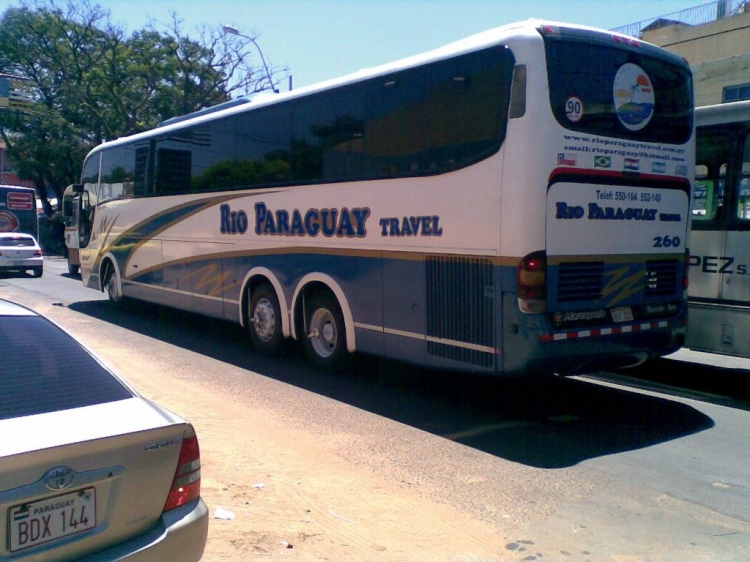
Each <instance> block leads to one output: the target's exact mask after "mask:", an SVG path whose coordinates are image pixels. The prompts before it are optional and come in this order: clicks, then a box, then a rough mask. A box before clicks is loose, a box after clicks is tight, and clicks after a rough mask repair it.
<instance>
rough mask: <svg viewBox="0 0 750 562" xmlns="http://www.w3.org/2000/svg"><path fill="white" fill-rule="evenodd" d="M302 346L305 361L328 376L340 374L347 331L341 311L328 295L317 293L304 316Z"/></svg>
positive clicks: (344, 356) (346, 353) (345, 356)
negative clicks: (329, 374) (327, 373)
mask: <svg viewBox="0 0 750 562" xmlns="http://www.w3.org/2000/svg"><path fill="white" fill-rule="evenodd" d="M305 318H306V320H305V323H306V326H305V339H304V341H303V346H304V348H305V355H306V356H307V358H308V360H309V361H310V362H311V363H312V364H313V365H315V366H316V367H318V368H319V369H322V370H324V371H328V372H330V373H333V372H339V371H341V370H343V368H344V366H345V362H346V359H347V355H348V351H347V348H346V328H345V326H344V315H343V314H342V313H341V307H339V304H338V302H336V299H335V298H334V296H333V295H331V294H330V293H327V292H324V293H316V294H314V295H313V296H312V298H311V299H310V303H309V306H308V307H307V314H306V315H305Z"/></svg>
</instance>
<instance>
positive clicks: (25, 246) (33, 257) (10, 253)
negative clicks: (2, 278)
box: [0, 232, 44, 277]
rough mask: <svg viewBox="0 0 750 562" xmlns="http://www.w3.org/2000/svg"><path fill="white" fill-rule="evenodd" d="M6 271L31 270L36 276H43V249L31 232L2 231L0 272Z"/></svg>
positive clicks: (0, 234) (0, 236)
mask: <svg viewBox="0 0 750 562" xmlns="http://www.w3.org/2000/svg"><path fill="white" fill-rule="evenodd" d="M4 271H16V272H21V273H23V272H25V271H31V272H32V274H33V275H34V277H41V276H42V273H43V272H44V257H43V256H42V249H41V248H40V247H39V244H37V242H36V240H35V239H34V237H33V236H32V235H31V234H24V233H21V232H0V272H4Z"/></svg>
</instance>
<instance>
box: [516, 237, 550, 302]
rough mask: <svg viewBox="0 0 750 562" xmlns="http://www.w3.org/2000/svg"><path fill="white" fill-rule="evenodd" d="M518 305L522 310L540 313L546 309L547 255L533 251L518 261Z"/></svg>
mask: <svg viewBox="0 0 750 562" xmlns="http://www.w3.org/2000/svg"><path fill="white" fill-rule="evenodd" d="M516 285H517V289H518V307H519V308H520V309H521V311H522V312H527V313H530V314H541V313H542V312H544V311H545V310H546V309H547V255H546V254H545V253H544V252H534V253H532V254H529V255H527V256H526V257H524V258H523V259H522V260H521V261H520V262H518V267H517V269H516Z"/></svg>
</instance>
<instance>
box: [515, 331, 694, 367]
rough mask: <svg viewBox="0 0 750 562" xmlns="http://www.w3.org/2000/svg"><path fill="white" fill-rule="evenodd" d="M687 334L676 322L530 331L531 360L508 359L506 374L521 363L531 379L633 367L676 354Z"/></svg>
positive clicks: (528, 334) (529, 358)
mask: <svg viewBox="0 0 750 562" xmlns="http://www.w3.org/2000/svg"><path fill="white" fill-rule="evenodd" d="M686 332H687V330H686V328H685V327H684V325H683V323H682V322H681V321H679V322H678V321H675V320H670V321H657V322H647V323H641V324H631V325H628V326H619V327H616V326H612V327H603V328H596V329H590V330H571V331H565V332H533V331H530V332H529V333H527V338H529V340H530V341H529V340H527V341H529V344H530V345H529V347H528V348H527V349H528V351H529V354H528V356H527V357H525V358H520V357H518V356H516V357H513V356H507V357H506V358H505V365H506V374H512V371H513V368H512V366H513V363H516V362H517V361H518V360H519V359H520V360H521V363H523V362H525V363H526V365H527V367H526V369H525V370H526V371H527V372H526V373H525V374H527V375H535V374H538V375H548V374H556V375H562V376H568V375H579V374H585V373H592V372H596V371H601V370H604V369H617V368H623V367H633V366H635V365H639V364H640V363H643V362H644V361H646V360H648V359H651V358H656V357H661V356H664V355H669V354H670V353H674V352H675V351H677V350H678V349H680V348H681V347H682V346H683V344H684V343H685V335H686ZM534 340H535V341H534ZM518 364H520V363H518ZM508 367H510V368H509V369H508Z"/></svg>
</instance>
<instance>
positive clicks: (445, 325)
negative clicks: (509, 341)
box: [425, 256, 495, 367]
mask: <svg viewBox="0 0 750 562" xmlns="http://www.w3.org/2000/svg"><path fill="white" fill-rule="evenodd" d="M425 264H426V279H427V335H428V336H429V337H432V338H440V339H443V340H451V341H455V342H461V343H470V344H475V345H480V346H486V347H494V326H495V322H494V304H495V302H494V299H493V283H492V263H491V262H490V260H488V259H476V258H461V257H451V256H428V257H427V260H426V262H425ZM427 352H428V353H429V354H430V355H434V356H437V357H443V358H446V359H452V360H454V361H460V362H462V363H470V364H473V365H479V366H483V367H492V366H493V365H494V361H495V356H494V354H492V353H489V352H483V351H480V350H476V349H468V348H467V347H463V346H461V345H451V344H449V343H442V342H433V341H428V342H427Z"/></svg>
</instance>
